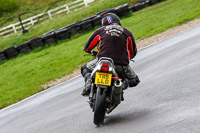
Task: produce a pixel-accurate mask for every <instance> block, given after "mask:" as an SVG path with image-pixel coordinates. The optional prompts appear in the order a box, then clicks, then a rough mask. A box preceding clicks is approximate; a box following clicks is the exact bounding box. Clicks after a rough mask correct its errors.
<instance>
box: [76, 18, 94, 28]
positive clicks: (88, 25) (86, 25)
mask: <svg viewBox="0 0 200 133" xmlns="http://www.w3.org/2000/svg"><path fill="white" fill-rule="evenodd" d="M79 25H80V27H81V30H82V31H89V30H92V29H93V28H94V27H93V25H92V23H91V21H90V20H83V21H82V22H80V23H79Z"/></svg>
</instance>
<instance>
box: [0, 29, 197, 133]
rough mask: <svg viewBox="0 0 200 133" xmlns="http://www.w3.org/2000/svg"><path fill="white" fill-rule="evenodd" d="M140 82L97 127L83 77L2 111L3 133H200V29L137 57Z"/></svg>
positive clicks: (0, 126) (165, 41)
mask: <svg viewBox="0 0 200 133" xmlns="http://www.w3.org/2000/svg"><path fill="white" fill-rule="evenodd" d="M135 60H136V62H135V63H131V66H132V67H133V68H134V70H135V71H136V73H137V74H138V75H139V77H140V79H141V83H140V84H139V85H138V86H137V87H136V88H129V89H128V90H126V91H125V101H124V102H123V103H122V104H121V105H119V106H118V107H117V108H116V109H115V110H114V111H113V112H112V113H111V114H110V115H108V116H107V117H106V119H105V125H103V126H102V127H99V128H97V127H95V126H94V125H93V123H92V120H93V113H92V112H91V109H90V108H89V105H88V103H87V102H86V101H87V98H84V97H82V96H80V93H81V91H82V87H83V84H84V82H83V79H82V77H80V76H79V77H77V78H75V79H73V80H70V81H68V82H66V83H64V84H61V85H58V86H56V87H53V88H51V89H49V90H47V91H44V92H42V93H39V94H37V95H35V96H33V97H31V98H29V99H27V100H24V101H23V102H20V103H18V104H15V105H13V106H11V107H9V108H6V109H4V110H1V111H0V133H86V132H87V133H122V132H125V133H133V132H134V133H140V132H142V133H199V132H200V27H196V28H193V29H190V30H188V31H185V32H183V33H180V34H178V35H176V36H174V37H171V38H169V39H166V40H163V41H161V42H159V43H157V44H155V45H152V46H150V47H148V48H145V49H143V50H141V51H139V52H138V55H137V57H136V58H135Z"/></svg>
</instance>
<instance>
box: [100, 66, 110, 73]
mask: <svg viewBox="0 0 200 133" xmlns="http://www.w3.org/2000/svg"><path fill="white" fill-rule="evenodd" d="M108 70H109V67H108V64H102V66H101V71H103V72H108Z"/></svg>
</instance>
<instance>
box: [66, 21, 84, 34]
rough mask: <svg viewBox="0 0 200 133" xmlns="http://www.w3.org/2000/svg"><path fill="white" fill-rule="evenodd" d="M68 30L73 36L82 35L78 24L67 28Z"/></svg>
mask: <svg viewBox="0 0 200 133" xmlns="http://www.w3.org/2000/svg"><path fill="white" fill-rule="evenodd" d="M67 29H68V30H69V32H70V34H71V35H73V34H79V33H81V27H80V25H79V24H78V23H74V24H71V25H69V26H67Z"/></svg>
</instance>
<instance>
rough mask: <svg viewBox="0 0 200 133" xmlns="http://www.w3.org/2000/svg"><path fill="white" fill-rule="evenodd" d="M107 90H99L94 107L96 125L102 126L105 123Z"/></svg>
mask: <svg viewBox="0 0 200 133" xmlns="http://www.w3.org/2000/svg"><path fill="white" fill-rule="evenodd" d="M105 91H106V90H105V89H103V90H102V89H100V88H97V93H96V98H95V106H94V120H93V122H94V124H95V125H97V126H100V125H101V124H103V122H104V117H105V113H106V100H105V99H106V92H105Z"/></svg>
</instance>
